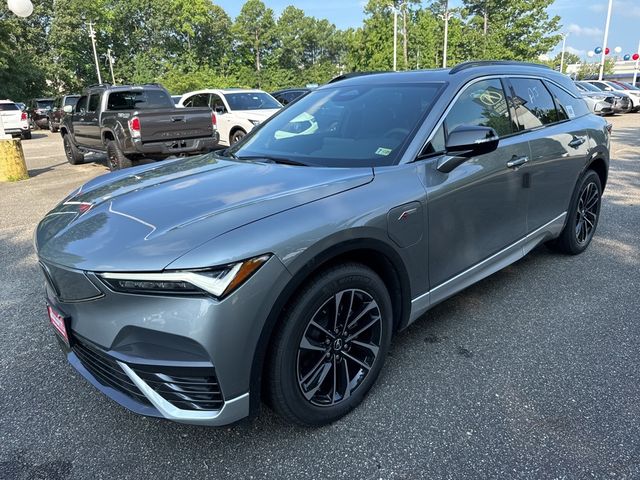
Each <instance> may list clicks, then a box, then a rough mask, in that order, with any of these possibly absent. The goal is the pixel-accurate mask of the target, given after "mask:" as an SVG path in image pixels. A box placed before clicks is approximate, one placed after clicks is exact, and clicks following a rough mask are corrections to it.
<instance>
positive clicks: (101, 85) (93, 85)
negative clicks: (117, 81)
mask: <svg viewBox="0 0 640 480" xmlns="http://www.w3.org/2000/svg"><path fill="white" fill-rule="evenodd" d="M110 86H111V84H110V83H109V82H102V83H94V84H92V85H89V86H88V87H87V88H95V87H105V88H109V87H110Z"/></svg>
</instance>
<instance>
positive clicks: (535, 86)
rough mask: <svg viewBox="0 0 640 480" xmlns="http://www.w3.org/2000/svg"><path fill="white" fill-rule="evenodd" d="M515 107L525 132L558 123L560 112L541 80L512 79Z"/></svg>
mask: <svg viewBox="0 0 640 480" xmlns="http://www.w3.org/2000/svg"><path fill="white" fill-rule="evenodd" d="M510 81H511V85H512V86H513V107H514V110H515V114H516V118H517V120H518V123H519V124H520V128H521V129H523V130H529V129H532V128H537V127H541V126H543V125H548V124H550V123H555V122H557V121H558V112H556V106H555V104H554V103H553V98H551V94H550V93H549V91H548V90H547V89H546V88H545V86H544V84H543V83H542V81H540V80H536V79H533V78H512V79H510Z"/></svg>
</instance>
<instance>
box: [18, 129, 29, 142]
mask: <svg viewBox="0 0 640 480" xmlns="http://www.w3.org/2000/svg"><path fill="white" fill-rule="evenodd" d="M20 136H21V137H22V139H23V140H31V130H26V131H23V132H22V133H21V134H20Z"/></svg>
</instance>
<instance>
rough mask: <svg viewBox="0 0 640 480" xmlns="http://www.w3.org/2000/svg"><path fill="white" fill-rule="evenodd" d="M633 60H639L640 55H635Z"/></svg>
mask: <svg viewBox="0 0 640 480" xmlns="http://www.w3.org/2000/svg"><path fill="white" fill-rule="evenodd" d="M631 58H633V59H634V60H638V59H639V58H640V55H638V54H637V53H634V54H633V56H632V57H631Z"/></svg>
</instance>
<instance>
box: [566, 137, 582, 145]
mask: <svg viewBox="0 0 640 480" xmlns="http://www.w3.org/2000/svg"><path fill="white" fill-rule="evenodd" d="M583 143H584V137H575V138H574V139H573V140H571V141H570V142H569V146H570V147H571V148H578V147H579V146H580V145H582V144H583Z"/></svg>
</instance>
